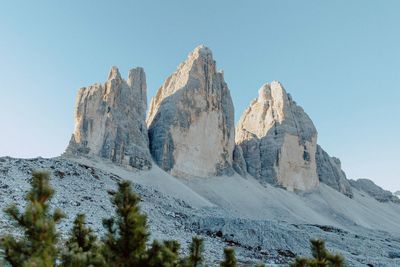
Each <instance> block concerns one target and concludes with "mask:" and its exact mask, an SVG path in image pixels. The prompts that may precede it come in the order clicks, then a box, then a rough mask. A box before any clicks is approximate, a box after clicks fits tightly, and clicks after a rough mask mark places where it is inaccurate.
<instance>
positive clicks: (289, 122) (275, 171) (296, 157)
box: [236, 81, 319, 190]
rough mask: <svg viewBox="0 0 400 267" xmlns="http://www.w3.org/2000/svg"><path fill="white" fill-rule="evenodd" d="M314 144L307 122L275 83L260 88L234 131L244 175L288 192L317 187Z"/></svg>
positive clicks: (298, 108) (314, 137)
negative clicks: (244, 168) (247, 174)
mask: <svg viewBox="0 0 400 267" xmlns="http://www.w3.org/2000/svg"><path fill="white" fill-rule="evenodd" d="M316 142H317V130H316V129H315V127H314V124H313V123H312V121H311V119H310V118H309V117H308V115H307V114H306V113H305V112H304V111H303V109H302V108H301V107H299V106H298V105H297V104H296V103H295V102H294V101H293V100H292V98H291V96H290V95H289V94H287V93H286V91H285V89H284V88H283V86H282V85H281V84H280V83H279V82H277V81H274V82H272V83H271V84H268V83H267V84H264V85H263V86H262V87H261V88H260V90H259V95H258V97H257V98H256V99H255V100H254V101H252V102H251V104H250V106H249V108H247V109H246V111H245V112H244V114H243V115H242V117H241V119H240V121H239V123H238V125H237V127H236V143H237V144H238V145H240V146H241V148H242V151H243V156H244V158H245V161H246V164H247V171H248V172H249V173H250V174H252V175H253V176H255V177H256V178H258V179H259V180H261V181H262V182H268V183H273V184H279V185H281V186H283V187H286V188H288V189H289V190H310V189H313V188H315V187H316V186H318V183H319V182H318V176H317V170H316V162H315V153H316Z"/></svg>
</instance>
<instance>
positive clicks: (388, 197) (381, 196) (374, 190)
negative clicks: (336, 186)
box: [350, 179, 400, 203]
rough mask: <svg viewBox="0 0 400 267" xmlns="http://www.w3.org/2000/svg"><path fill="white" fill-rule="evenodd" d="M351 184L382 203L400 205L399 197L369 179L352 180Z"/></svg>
mask: <svg viewBox="0 0 400 267" xmlns="http://www.w3.org/2000/svg"><path fill="white" fill-rule="evenodd" d="M350 184H351V186H353V187H354V188H356V189H358V190H361V191H364V192H365V193H367V194H368V195H370V196H372V197H373V198H375V199H376V200H378V201H380V202H389V201H391V202H395V203H400V199H399V198H398V197H397V196H395V195H393V194H392V192H390V191H387V190H384V189H383V188H381V187H380V186H378V185H376V184H375V183H374V182H372V181H371V180H369V179H358V180H350Z"/></svg>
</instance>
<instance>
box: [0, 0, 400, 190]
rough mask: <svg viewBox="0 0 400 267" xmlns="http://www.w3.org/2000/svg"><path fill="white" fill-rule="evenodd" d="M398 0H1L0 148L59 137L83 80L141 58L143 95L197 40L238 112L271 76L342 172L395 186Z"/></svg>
mask: <svg viewBox="0 0 400 267" xmlns="http://www.w3.org/2000/svg"><path fill="white" fill-rule="evenodd" d="M399 10H400V2H399V1H397V0H387V1H373V0H370V1H365V0H353V1H347V0H342V1H340V0H338V1H314V0H304V1H286V0H276V1H266V0H260V1H256V0H252V1H222V0H221V1H215V0H202V1H178V0H176V1H164V0H160V1H94V0H92V1H77V0H74V1H50V0H49V1H41V0H38V1H18V0H17V1H7V2H4V3H2V7H1V9H0V36H1V38H0V94H1V100H2V103H1V105H0V122H1V124H2V127H1V128H2V129H1V131H0V156H13V157H24V158H26V157H35V156H43V157H52V156H58V155H60V154H61V153H62V152H63V151H64V149H65V147H66V146H67V144H68V142H69V139H70V137H71V133H72V130H73V124H74V121H73V113H74V106H75V96H76V93H77V90H78V89H79V88H80V87H83V86H88V85H90V84H93V83H95V82H101V83H103V82H104V81H105V80H106V78H107V74H108V71H109V69H110V68H111V66H113V65H116V66H118V67H119V69H120V72H121V75H122V76H123V77H125V78H126V76H127V72H128V69H130V68H132V67H135V66H141V67H143V68H144V69H145V72H146V75H147V85H148V96H149V99H150V97H152V96H153V95H154V94H155V92H156V90H157V89H158V88H159V86H160V85H161V84H162V83H163V81H164V79H165V78H167V77H168V76H169V75H170V74H171V73H172V72H173V71H174V70H175V69H176V67H177V66H178V64H179V63H180V62H181V61H182V60H184V59H185V58H186V56H187V54H188V53H189V52H190V51H191V50H192V49H193V48H195V47H196V46H197V45H199V44H205V45H206V46H208V47H210V48H211V49H212V51H213V54H214V59H215V60H216V61H217V66H218V68H219V69H223V70H224V73H225V80H226V82H227V83H228V86H229V88H230V90H231V95H232V98H233V101H234V104H235V116H236V118H235V120H236V121H238V119H239V117H240V115H241V114H242V112H243V111H244V110H245V108H246V107H247V106H248V105H249V103H250V101H251V100H252V99H254V98H255V97H256V96H257V91H258V89H259V88H260V87H261V85H262V84H263V83H265V82H270V81H272V80H279V81H280V82H282V84H283V85H284V87H285V88H286V90H287V92H288V93H290V94H291V95H292V96H293V98H294V99H295V100H296V102H297V103H298V104H300V105H301V106H302V107H303V108H304V110H305V111H306V112H307V113H308V115H309V116H310V117H311V118H312V120H313V121H314V124H315V126H316V128H317V130H318V143H319V144H320V145H321V146H322V147H323V148H324V149H325V150H326V151H327V152H328V153H329V154H330V155H331V156H336V157H339V158H340V159H341V161H342V167H343V169H344V170H345V171H346V173H347V176H348V178H351V179H355V178H370V179H372V180H373V181H375V182H376V183H377V184H378V185H380V186H382V187H384V188H386V189H389V190H391V191H394V190H400V157H399V151H400V144H399V140H398V136H399V132H400V122H399V115H400V105H399V98H400V90H399V88H398V87H399V85H400V73H399V70H400V32H399V31H400V17H399V15H398V11H399Z"/></svg>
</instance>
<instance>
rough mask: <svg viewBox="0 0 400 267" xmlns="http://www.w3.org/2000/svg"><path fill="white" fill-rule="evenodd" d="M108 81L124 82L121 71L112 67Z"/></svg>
mask: <svg viewBox="0 0 400 267" xmlns="http://www.w3.org/2000/svg"><path fill="white" fill-rule="evenodd" d="M107 80H122V78H121V74H120V73H119V69H118V67H116V66H112V67H111V70H110V72H109V73H108V79H107Z"/></svg>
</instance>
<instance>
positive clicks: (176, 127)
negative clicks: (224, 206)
mask: <svg viewBox="0 0 400 267" xmlns="http://www.w3.org/2000/svg"><path fill="white" fill-rule="evenodd" d="M147 125H148V128H149V139H150V152H151V154H152V156H153V159H154V160H155V162H156V163H157V164H158V165H159V166H160V167H161V168H163V169H164V170H166V171H168V172H170V173H171V174H172V175H174V176H180V177H190V176H196V177H209V176H213V175H222V174H231V173H232V172H233V168H232V157H233V150H234V145H235V143H234V108H233V104H232V99H231V96H230V92H229V89H228V86H227V84H226V83H225V81H224V77H223V73H222V72H218V71H217V70H216V63H215V61H214V59H213V56H212V53H211V50H210V49H209V48H207V47H204V46H199V47H197V48H196V49H195V50H194V51H193V52H191V53H190V54H189V56H188V58H187V59H186V60H185V61H184V62H183V63H181V64H180V65H179V67H178V69H177V70H176V71H175V72H174V73H173V74H172V75H171V76H170V77H168V78H167V79H166V80H165V82H164V84H163V85H162V86H161V87H160V89H159V90H158V92H157V94H156V96H155V97H154V98H153V99H152V101H151V105H150V110H149V114H148V117H147Z"/></svg>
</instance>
